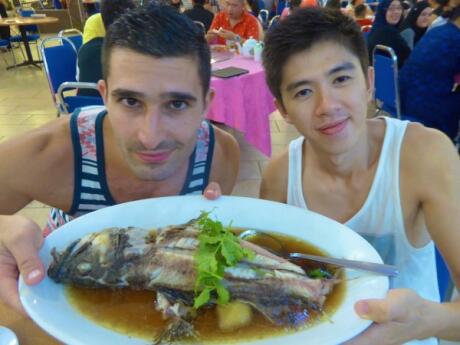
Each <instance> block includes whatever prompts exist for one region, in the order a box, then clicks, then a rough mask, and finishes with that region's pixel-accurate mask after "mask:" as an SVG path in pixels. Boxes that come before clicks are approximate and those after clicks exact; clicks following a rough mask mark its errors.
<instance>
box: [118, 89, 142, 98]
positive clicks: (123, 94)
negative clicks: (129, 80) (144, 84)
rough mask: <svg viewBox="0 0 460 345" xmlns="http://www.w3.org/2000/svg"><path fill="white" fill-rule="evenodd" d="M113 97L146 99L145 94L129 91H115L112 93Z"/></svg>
mask: <svg viewBox="0 0 460 345" xmlns="http://www.w3.org/2000/svg"><path fill="white" fill-rule="evenodd" d="M111 94H112V96H114V97H118V98H144V97H145V94H143V93H142V92H137V91H133V90H127V89H115V90H113V91H112V92H111Z"/></svg>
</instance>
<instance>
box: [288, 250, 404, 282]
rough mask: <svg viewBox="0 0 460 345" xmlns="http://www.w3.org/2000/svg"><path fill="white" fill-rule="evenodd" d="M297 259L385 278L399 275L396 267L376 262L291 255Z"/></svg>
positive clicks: (290, 255) (293, 258)
mask: <svg viewBox="0 0 460 345" xmlns="http://www.w3.org/2000/svg"><path fill="white" fill-rule="evenodd" d="M295 259H306V260H313V261H318V262H323V263H326V264H331V265H336V266H341V267H346V268H353V269H357V270H362V271H369V272H373V273H377V274H381V275H385V276H390V277H396V276H397V275H398V274H399V271H398V269H397V268H396V266H392V265H385V264H377V263H374V262H367V261H357V260H347V259H335V258H329V257H324V256H317V255H308V254H300V253H291V254H289V260H295Z"/></svg>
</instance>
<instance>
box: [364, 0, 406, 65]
mask: <svg viewBox="0 0 460 345" xmlns="http://www.w3.org/2000/svg"><path fill="white" fill-rule="evenodd" d="M402 14H403V6H402V1H401V0H383V1H382V2H381V3H380V4H379V5H378V7H377V13H376V14H375V20H374V24H373V25H372V29H371V32H370V33H369V38H368V49H369V57H370V59H369V61H372V51H373V49H374V47H375V46H376V45H378V44H382V45H384V46H387V47H390V48H393V50H394V52H395V54H396V56H397V57H398V67H399V68H401V67H402V65H403V64H404V61H406V59H407V58H408V56H409V54H410V51H411V50H410V48H409V46H408V45H407V43H406V41H405V40H404V39H403V38H402V36H401V35H400V34H399V30H398V28H399V25H400V24H401V22H402V20H403V16H402Z"/></svg>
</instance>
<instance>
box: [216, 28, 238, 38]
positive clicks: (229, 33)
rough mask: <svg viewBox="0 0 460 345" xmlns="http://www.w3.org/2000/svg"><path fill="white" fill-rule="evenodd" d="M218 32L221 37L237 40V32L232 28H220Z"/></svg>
mask: <svg viewBox="0 0 460 345" xmlns="http://www.w3.org/2000/svg"><path fill="white" fill-rule="evenodd" d="M217 34H218V35H219V37H222V38H224V39H226V40H230V41H235V40H236V36H237V35H236V34H235V33H234V32H232V31H230V30H225V29H222V28H220V29H219V31H217Z"/></svg>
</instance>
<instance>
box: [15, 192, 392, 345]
mask: <svg viewBox="0 0 460 345" xmlns="http://www.w3.org/2000/svg"><path fill="white" fill-rule="evenodd" d="M201 211H212V216H213V217H216V218H217V219H218V220H219V221H221V222H222V223H223V224H224V225H228V224H229V223H230V222H232V226H233V227H237V228H239V227H242V228H245V227H246V228H251V229H259V230H266V231H272V232H277V233H282V234H286V235H290V236H296V237H298V238H299V239H301V240H304V241H307V242H309V243H311V244H312V245H314V246H317V247H319V248H320V249H321V250H323V251H324V252H325V253H327V255H330V256H332V257H337V258H345V259H351V260H363V261H372V262H377V263H381V262H382V260H381V258H380V257H379V255H378V254H377V252H376V251H375V249H374V248H373V247H372V246H371V245H370V244H369V243H368V242H367V241H366V240H364V239H363V238H362V237H360V236H359V235H357V234H356V233H355V232H353V231H352V230H350V229H348V228H347V227H346V226H344V225H342V224H339V223H337V222H335V221H333V220H330V219H328V218H326V217H324V216H321V215H319V214H316V213H313V212H310V211H306V210H303V209H300V208H296V207H292V206H288V205H285V204H280V203H276V202H271V201H265V200H258V199H251V198H243V197H220V198H219V199H218V200H215V201H209V200H206V199H205V198H204V197H202V196H174V197H164V198H155V199H146V200H139V201H133V202H129V203H125V204H119V205H116V206H112V207H107V208H104V209H101V210H98V211H95V212H92V213H90V214H87V215H85V216H82V217H80V218H77V219H75V220H73V221H72V222H70V223H68V224H65V225H64V226H62V227H61V228H60V229H58V230H57V231H55V232H53V233H51V234H50V235H49V236H48V237H47V238H46V240H45V243H44V245H43V247H42V249H41V251H40V258H41V259H42V260H43V262H44V264H45V267H48V266H49V264H50V262H51V261H52V258H51V254H50V252H51V249H52V248H54V247H56V249H57V250H58V251H62V250H63V249H64V248H65V247H67V245H69V244H70V243H71V242H72V241H74V240H76V239H78V238H80V237H82V236H84V235H86V234H88V233H92V232H96V231H99V230H103V229H105V228H109V227H114V226H116V227H128V226H137V227H142V228H153V227H162V226H166V225H172V224H182V223H185V222H187V221H189V220H190V219H192V218H196V217H197V216H199V215H200V212H201ZM344 278H345V279H346V280H347V282H346V289H345V292H344V296H343V298H342V302H341V304H340V305H339V306H338V307H337V310H336V311H335V312H334V313H333V314H332V315H329V318H330V321H331V322H328V321H324V322H320V323H318V324H315V325H314V326H311V327H309V328H306V329H303V330H300V331H298V332H295V333H289V334H287V335H282V336H275V337H272V338H266V339H263V340H256V341H250V342H239V343H238V344H246V345H249V344H251V345H278V344H280V343H285V344H289V345H303V344H305V340H308V343H310V344H321V345H328V344H330V345H332V344H338V343H342V342H343V341H345V340H347V339H350V338H352V337H354V336H355V335H357V334H359V333H360V332H362V331H363V330H364V329H366V328H367V327H368V326H369V325H370V324H371V322H370V321H368V320H361V319H360V318H358V317H357V315H356V314H355V312H354V309H353V306H354V303H355V302H356V301H358V300H360V299H365V298H383V297H384V296H385V295H386V292H387V290H388V288H389V281H388V278H387V277H383V276H377V275H372V274H370V273H365V272H358V271H353V270H349V269H347V270H345V277H344ZM352 278H354V279H352ZM19 293H20V298H21V302H22V304H23V305H24V308H25V309H26V311H27V312H28V314H29V315H30V317H31V318H32V319H33V320H34V321H35V322H36V323H37V324H38V325H39V326H40V327H42V328H43V329H44V330H45V331H46V332H48V333H49V334H51V335H52V336H54V337H55V338H57V339H59V340H60V341H62V342H64V343H66V344H81V345H88V344H111V345H117V344H124V345H147V344H151V341H148V340H145V339H141V338H136V337H133V336H128V335H125V334H122V333H117V332H115V331H113V330H110V329H108V328H104V327H102V326H100V325H99V324H96V323H94V322H92V321H91V320H89V319H87V318H86V317H85V316H83V315H82V314H80V313H79V312H77V311H76V310H75V309H74V307H73V306H72V305H71V304H70V303H69V301H68V299H67V294H66V293H65V289H64V287H63V285H61V284H56V283H54V282H53V281H52V280H51V279H50V278H48V277H46V278H45V279H44V280H43V281H42V282H41V283H40V284H38V285H36V286H27V285H26V284H25V283H24V281H23V280H22V278H20V281H19Z"/></svg>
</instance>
